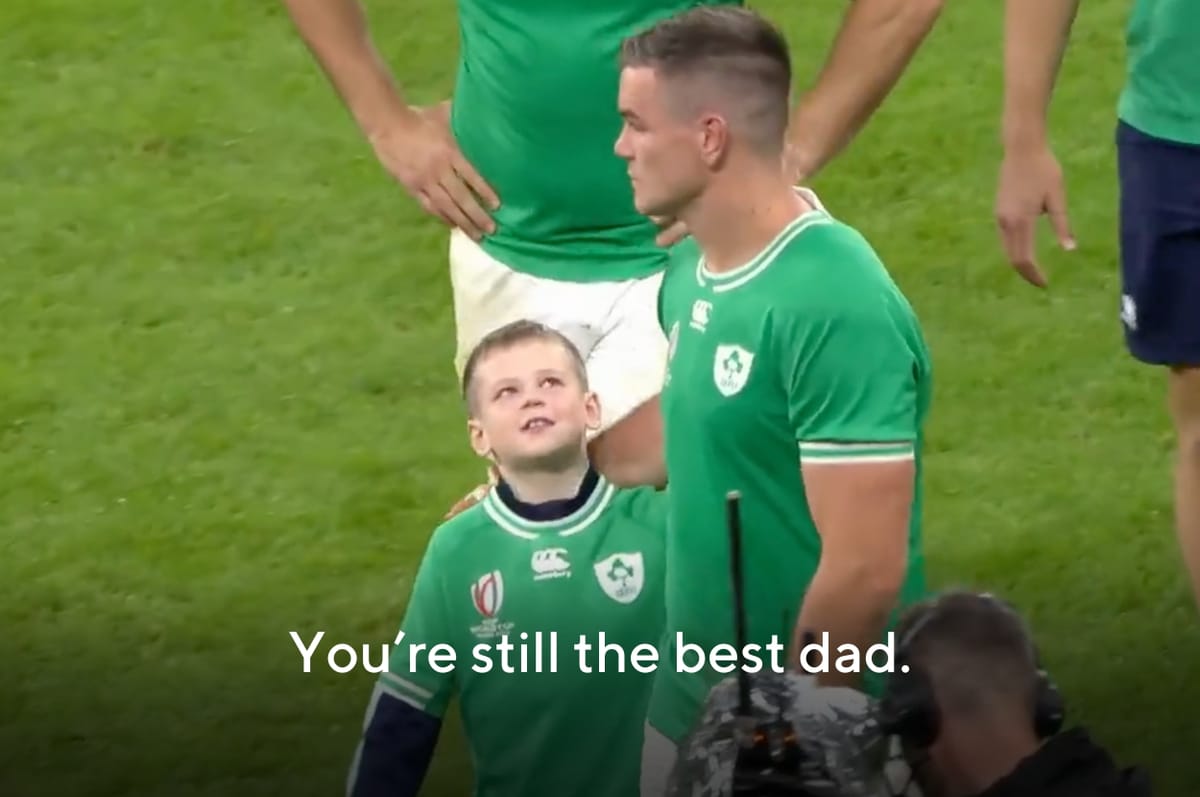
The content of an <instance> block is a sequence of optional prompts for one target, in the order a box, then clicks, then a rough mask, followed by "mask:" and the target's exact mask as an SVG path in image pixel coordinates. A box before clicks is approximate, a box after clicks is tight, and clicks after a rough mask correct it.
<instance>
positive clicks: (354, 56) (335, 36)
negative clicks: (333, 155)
mask: <svg viewBox="0 0 1200 797" xmlns="http://www.w3.org/2000/svg"><path fill="white" fill-rule="evenodd" d="M284 4H285V5H286V6H287V9H288V13H289V14H290V15H291V18H292V22H293V24H295V26H296V30H297V31H298V32H299V33H300V37H301V38H302V39H303V40H304V43H305V44H306V45H307V46H308V49H309V51H310V52H311V53H312V55H313V57H314V58H316V60H317V63H318V64H319V65H320V67H321V69H322V70H323V71H324V73H325V76H326V78H328V80H329V82H330V83H332V84H333V87H334V89H335V90H336V91H337V93H338V96H339V97H340V98H341V100H342V102H343V103H345V105H346V108H347V109H348V110H349V111H350V113H351V115H352V116H353V117H354V121H355V122H356V123H357V124H358V126H359V128H360V129H361V130H362V131H363V133H364V134H366V136H367V137H368V138H374V137H376V136H379V135H384V134H386V133H387V131H389V130H392V129H394V128H396V127H400V126H403V125H405V124H410V125H411V124H413V123H414V122H415V120H414V118H413V117H414V111H413V110H412V109H411V108H410V107H409V106H408V103H407V102H405V99H404V95H403V94H402V93H401V90H400V87H399V86H398V85H396V83H395V82H394V81H393V79H392V74H391V72H390V70H389V69H388V67H387V64H386V63H385V62H384V60H383V58H382V56H380V54H379V52H378V51H377V50H376V49H375V45H374V43H373V42H372V41H371V34H370V31H369V29H368V27H367V19H366V15H365V13H364V12H363V9H362V6H361V5H360V4H359V3H358V0H284Z"/></svg>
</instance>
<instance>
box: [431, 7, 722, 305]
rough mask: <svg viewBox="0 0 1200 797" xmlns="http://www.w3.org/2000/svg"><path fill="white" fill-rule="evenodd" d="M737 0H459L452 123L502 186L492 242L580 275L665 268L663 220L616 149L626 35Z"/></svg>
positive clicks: (576, 278)
mask: <svg viewBox="0 0 1200 797" xmlns="http://www.w3.org/2000/svg"><path fill="white" fill-rule="evenodd" d="M730 4H732V5H740V3H739V2H731V0H459V4H458V8H459V36H460V40H459V64H458V74H457V84H456V86H455V91H454V100H453V103H452V106H451V108H452V115H451V124H452V127H453V131H454V135H455V137H456V138H457V140H458V143H459V146H460V148H461V149H462V151H463V154H464V155H465V157H466V158H467V160H469V161H470V162H471V163H472V164H473V165H474V166H475V168H476V169H477V170H478V171H479V173H480V174H481V175H482V176H483V177H484V179H485V180H487V181H488V182H489V183H490V184H491V186H492V187H493V188H494V189H495V191H496V193H497V195H498V196H499V197H500V203H501V206H500V208H499V209H498V210H497V211H496V213H495V219H496V228H497V229H496V233H495V234H493V235H491V236H489V237H488V238H487V239H486V240H485V241H484V242H483V247H484V249H485V250H486V251H487V252H488V253H489V254H490V255H491V256H492V257H494V258H496V259H497V260H499V261H500V262H502V263H504V264H506V265H507V266H509V267H510V268H512V269H515V270H517V271H521V272H524V273H528V274H532V275H534V276H538V277H542V278H546V279H555V280H565V281H570V282H591V281H609V280H624V279H632V278H638V277H644V276H647V275H649V274H652V273H655V272H657V271H659V270H661V269H662V268H663V267H664V266H665V264H666V257H667V254H666V252H665V251H664V250H663V249H662V248H661V247H658V246H656V245H655V243H654V236H655V233H656V232H657V228H656V227H655V226H654V224H653V223H652V222H651V221H650V220H649V219H647V218H646V217H644V216H642V215H641V214H640V213H638V212H637V210H636V209H635V208H634V205H633V192H632V189H631V188H630V185H629V177H628V175H627V174H626V171H625V164H624V163H623V162H622V161H621V160H620V158H618V157H617V156H616V154H615V153H614V152H613V147H614V145H615V144H616V140H617V136H618V135H619V134H620V132H621V118H620V115H619V113H618V112H617V88H618V80H619V71H618V63H617V58H618V53H619V50H620V46H621V41H622V39H624V38H625V37H626V36H628V35H630V34H632V33H635V32H637V31H640V30H642V29H644V28H647V27H649V26H650V25H652V24H653V23H654V22H657V21H658V20H660V19H662V18H665V17H668V16H671V15H673V14H676V13H679V12H681V11H684V10H686V9H688V8H692V7H694V6H699V5H730Z"/></svg>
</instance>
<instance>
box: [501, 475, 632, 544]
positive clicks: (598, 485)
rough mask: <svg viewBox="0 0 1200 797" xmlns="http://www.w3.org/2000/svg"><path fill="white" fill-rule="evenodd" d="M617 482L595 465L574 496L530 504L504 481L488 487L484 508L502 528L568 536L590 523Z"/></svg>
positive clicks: (520, 534) (528, 536)
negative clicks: (514, 493)
mask: <svg viewBox="0 0 1200 797" xmlns="http://www.w3.org/2000/svg"><path fill="white" fill-rule="evenodd" d="M615 490H616V488H615V486H614V485H613V484H612V483H611V482H609V481H608V480H607V479H606V478H604V476H603V475H601V474H600V473H599V472H597V471H596V470H594V469H589V470H588V473H587V475H586V476H585V477H584V479H583V483H582V484H581V485H580V489H579V492H578V493H577V494H576V495H575V496H574V497H573V498H568V499H564V500H560V501H548V502H546V503H543V504H528V503H525V502H524V501H520V500H519V499H517V497H516V496H515V495H513V492H512V488H510V487H509V486H508V485H507V484H505V483H504V482H503V481H501V482H500V483H499V484H497V485H496V487H495V488H493V489H492V490H489V491H488V494H487V496H486V497H485V498H484V499H483V508H484V510H485V511H486V512H487V513H488V515H489V516H490V517H491V519H492V520H493V521H495V523H496V524H497V525H498V526H500V528H502V529H504V530H505V531H507V532H508V533H509V534H513V535H516V536H518V537H523V538H525V539H537V538H538V537H541V536H542V535H545V534H554V535H557V536H559V537H567V536H570V535H573V534H578V533H579V532H581V531H583V530H584V529H586V528H587V527H588V526H590V525H591V524H592V523H593V522H594V521H595V520H596V518H598V517H600V515H601V514H603V512H604V509H605V507H607V506H608V503H609V501H611V500H612V496H613V493H614V492H615Z"/></svg>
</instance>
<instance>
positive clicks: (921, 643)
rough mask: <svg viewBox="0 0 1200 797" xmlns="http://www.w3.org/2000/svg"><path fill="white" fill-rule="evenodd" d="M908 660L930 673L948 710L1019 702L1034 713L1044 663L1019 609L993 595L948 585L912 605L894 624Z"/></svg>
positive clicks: (959, 711) (981, 710)
mask: <svg viewBox="0 0 1200 797" xmlns="http://www.w3.org/2000/svg"><path fill="white" fill-rule="evenodd" d="M896 640H897V644H898V645H899V646H903V648H904V651H905V660H906V661H907V662H908V663H909V664H910V666H916V667H919V668H920V669H921V670H923V671H924V672H925V673H926V674H927V675H928V677H929V680H930V682H931V685H932V686H933V689H934V692H935V694H936V696H937V702H938V705H939V707H940V710H941V711H942V712H944V713H955V714H963V715H971V714H980V713H984V712H988V711H990V710H991V709H992V708H995V707H999V706H1003V707H1009V708H1011V707H1012V706H1014V705H1019V706H1021V707H1023V708H1028V710H1029V711H1030V712H1031V713H1032V712H1033V710H1034V704H1035V700H1036V694H1037V692H1036V690H1037V679H1038V671H1039V667H1040V664H1039V662H1038V653H1037V649H1036V647H1035V645H1034V641H1033V638H1032V633H1031V632H1030V630H1029V628H1028V626H1027V625H1026V623H1025V621H1024V620H1023V619H1022V618H1021V616H1020V615H1019V614H1018V613H1017V611H1016V610H1015V609H1014V608H1013V607H1012V606H1011V605H1009V604H1008V603H1006V602H1004V601H1002V600H1000V599H999V598H996V597H994V596H991V595H986V594H980V593H977V592H971V591H968V590H958V589H955V590H947V591H945V592H943V593H941V594H940V595H938V596H937V597H935V598H931V599H929V600H926V601H923V602H921V603H918V604H915V605H914V606H912V607H910V609H909V610H908V611H907V612H905V614H904V616H903V617H902V618H901V620H900V623H899V624H898V625H897V628H896Z"/></svg>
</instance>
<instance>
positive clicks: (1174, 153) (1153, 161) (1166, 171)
mask: <svg viewBox="0 0 1200 797" xmlns="http://www.w3.org/2000/svg"><path fill="white" fill-rule="evenodd" d="M1117 167H1118V176H1119V180H1120V244H1121V246H1120V256H1121V311H1120V312H1121V321H1122V323H1123V324H1124V327H1125V339H1126V343H1127V345H1128V347H1129V350H1130V352H1131V353H1132V354H1133V355H1134V356H1135V357H1136V358H1137V359H1139V360H1142V361H1144V362H1147V363H1153V364H1157V365H1168V366H1200V147H1198V146H1189V145H1184V144H1176V143H1173V142H1167V141H1162V140H1159V139H1155V138H1152V137H1150V136H1147V135H1145V134H1144V133H1141V132H1139V131H1137V130H1135V129H1134V128H1132V127H1130V126H1128V125H1125V124H1123V123H1122V124H1121V125H1120V126H1119V127H1118V131H1117Z"/></svg>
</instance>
